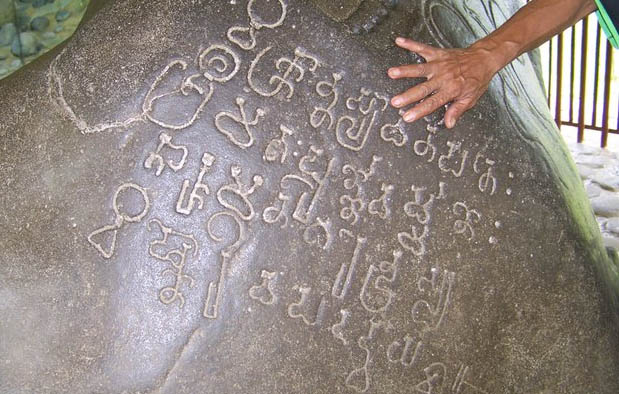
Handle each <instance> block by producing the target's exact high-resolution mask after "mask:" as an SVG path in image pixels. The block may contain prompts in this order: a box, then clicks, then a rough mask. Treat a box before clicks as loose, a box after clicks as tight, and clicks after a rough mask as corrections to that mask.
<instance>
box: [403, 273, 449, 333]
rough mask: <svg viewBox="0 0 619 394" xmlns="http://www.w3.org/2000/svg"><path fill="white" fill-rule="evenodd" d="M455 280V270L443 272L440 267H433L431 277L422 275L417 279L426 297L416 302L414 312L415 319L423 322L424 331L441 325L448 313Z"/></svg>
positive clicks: (418, 286)
mask: <svg viewBox="0 0 619 394" xmlns="http://www.w3.org/2000/svg"><path fill="white" fill-rule="evenodd" d="M455 281H456V274H455V273H454V272H450V271H447V270H445V271H443V272H441V271H440V270H439V269H438V268H432V269H431V270H430V276H429V277H423V276H422V277H421V278H419V280H418V281H417V289H418V290H419V292H420V293H421V294H422V295H424V296H425V297H426V298H423V299H420V300H418V301H416V302H415V304H414V305H413V309H412V314H413V321H415V322H416V323H419V324H421V326H422V327H423V330H424V331H434V330H436V329H437V328H438V327H439V326H440V325H441V322H442V321H443V319H444V318H445V315H446V314H447V309H448V307H449V303H450V301H451V292H452V288H453V285H454V283H455Z"/></svg>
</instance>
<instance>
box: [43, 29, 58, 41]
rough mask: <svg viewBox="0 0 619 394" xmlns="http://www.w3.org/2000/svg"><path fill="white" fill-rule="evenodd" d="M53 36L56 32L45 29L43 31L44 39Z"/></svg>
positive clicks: (49, 38) (54, 36) (51, 38)
mask: <svg viewBox="0 0 619 394" xmlns="http://www.w3.org/2000/svg"><path fill="white" fill-rule="evenodd" d="M54 38H56V33H54V32H53V31H46V32H45V33H43V39H44V40H53V39H54Z"/></svg>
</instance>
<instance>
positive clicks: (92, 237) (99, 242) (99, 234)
mask: <svg viewBox="0 0 619 394" xmlns="http://www.w3.org/2000/svg"><path fill="white" fill-rule="evenodd" d="M131 190H133V191H134V193H133V194H135V192H137V195H138V196H139V198H140V199H141V200H142V201H141V202H140V204H141V205H142V207H141V210H140V211H139V212H138V213H130V212H128V211H124V210H123V208H124V207H123V204H122V202H121V200H120V198H121V196H123V195H124V194H126V193H129V191H131ZM112 209H113V211H114V215H115V218H114V223H112V224H109V225H106V226H103V227H101V228H99V229H97V230H95V231H93V232H92V233H90V234H89V235H88V242H89V243H90V245H92V246H93V247H94V248H95V249H96V250H97V252H99V254H101V256H102V257H103V258H105V259H109V258H111V257H112V256H113V255H114V252H115V251H116V238H117V236H118V231H119V230H121V229H122V228H123V227H124V226H125V224H127V223H137V222H140V221H142V219H144V217H145V216H146V214H147V213H148V211H149V209H150V199H149V198H148V194H147V193H146V189H144V188H143V187H142V186H140V185H137V184H135V183H123V184H122V185H120V186H119V187H118V189H116V192H115V193H114V197H113V198H112ZM106 237H109V238H110V239H109V241H108V242H106V240H105V238H106Z"/></svg>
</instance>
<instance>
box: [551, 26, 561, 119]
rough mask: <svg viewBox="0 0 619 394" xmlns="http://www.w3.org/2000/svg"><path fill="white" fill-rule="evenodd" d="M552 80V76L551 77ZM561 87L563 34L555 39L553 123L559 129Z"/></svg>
mask: <svg viewBox="0 0 619 394" xmlns="http://www.w3.org/2000/svg"><path fill="white" fill-rule="evenodd" d="M551 78H552V76H551ZM562 85H563V33H559V36H558V38H557V87H556V88H555V122H556V123H557V127H559V128H561V101H562V100H561V87H562Z"/></svg>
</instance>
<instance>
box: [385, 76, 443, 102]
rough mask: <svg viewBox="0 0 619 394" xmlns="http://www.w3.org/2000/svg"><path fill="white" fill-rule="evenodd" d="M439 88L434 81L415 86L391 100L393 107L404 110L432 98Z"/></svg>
mask: <svg viewBox="0 0 619 394" xmlns="http://www.w3.org/2000/svg"><path fill="white" fill-rule="evenodd" d="M437 88H438V86H437V85H436V83H435V82H434V81H433V80H430V81H427V82H424V83H422V84H419V85H416V86H413V87H412V88H410V89H408V90H407V91H405V92H404V93H402V94H399V95H397V96H395V97H394V98H392V99H391V105H393V106H394V107H396V108H402V107H405V106H407V105H409V104H412V103H415V102H417V101H420V100H423V99H424V98H426V97H428V96H430V95H431V94H432V93H434V91H435V90H436V89H437Z"/></svg>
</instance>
